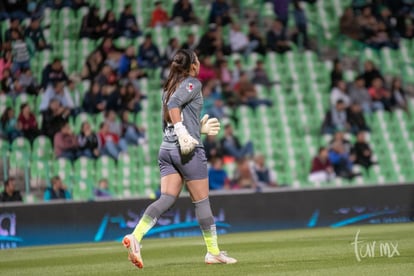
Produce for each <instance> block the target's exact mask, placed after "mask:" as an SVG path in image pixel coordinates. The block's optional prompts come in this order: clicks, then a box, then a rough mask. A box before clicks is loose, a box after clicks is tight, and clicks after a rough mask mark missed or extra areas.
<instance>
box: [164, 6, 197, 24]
mask: <svg viewBox="0 0 414 276" xmlns="http://www.w3.org/2000/svg"><path fill="white" fill-rule="evenodd" d="M171 18H172V20H174V22H175V23H178V24H182V23H184V24H191V23H193V24H197V23H198V19H197V17H196V16H195V14H194V11H193V4H191V2H190V0H178V1H177V2H176V3H175V4H174V7H173V12H172V16H171Z"/></svg>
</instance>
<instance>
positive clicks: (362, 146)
mask: <svg viewBox="0 0 414 276" xmlns="http://www.w3.org/2000/svg"><path fill="white" fill-rule="evenodd" d="M352 152H353V154H354V155H355V164H358V165H361V166H362V167H364V168H365V169H366V170H368V169H369V168H370V167H371V166H372V165H374V164H376V162H375V161H374V160H373V154H372V150H371V147H370V146H369V144H368V143H367V141H366V139H365V132H364V131H360V132H358V135H357V140H356V142H355V144H354V147H353V148H352Z"/></svg>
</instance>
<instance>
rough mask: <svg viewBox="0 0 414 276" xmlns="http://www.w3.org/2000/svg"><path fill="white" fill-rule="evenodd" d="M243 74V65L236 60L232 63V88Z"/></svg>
mask: <svg viewBox="0 0 414 276" xmlns="http://www.w3.org/2000/svg"><path fill="white" fill-rule="evenodd" d="M243 72H245V70H244V67H243V64H242V63H241V60H240V59H236V60H235V61H234V68H233V71H232V80H233V83H232V86H234V85H236V84H237V83H238V82H239V81H240V76H241V74H242V73H243Z"/></svg>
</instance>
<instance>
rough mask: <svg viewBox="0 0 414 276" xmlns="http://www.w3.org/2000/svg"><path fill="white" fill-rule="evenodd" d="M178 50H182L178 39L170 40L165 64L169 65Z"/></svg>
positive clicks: (166, 50)
mask: <svg viewBox="0 0 414 276" xmlns="http://www.w3.org/2000/svg"><path fill="white" fill-rule="evenodd" d="M178 50H180V44H179V41H178V39H177V38H175V37H172V38H170V40H169V41H168V45H167V48H166V49H165V57H164V64H166V65H169V64H170V61H171V60H172V59H173V57H174V56H175V54H176V53H177V52H178Z"/></svg>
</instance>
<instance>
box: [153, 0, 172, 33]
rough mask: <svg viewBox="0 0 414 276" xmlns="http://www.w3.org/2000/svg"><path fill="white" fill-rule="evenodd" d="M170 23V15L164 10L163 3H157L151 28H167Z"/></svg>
mask: <svg viewBox="0 0 414 276" xmlns="http://www.w3.org/2000/svg"><path fill="white" fill-rule="evenodd" d="M168 21H169V18H168V13H167V12H166V11H165V10H164V9H163V8H162V5H161V1H156V2H155V9H154V11H153V12H152V16H151V24H150V25H151V27H157V26H161V27H165V26H167V24H168Z"/></svg>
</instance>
